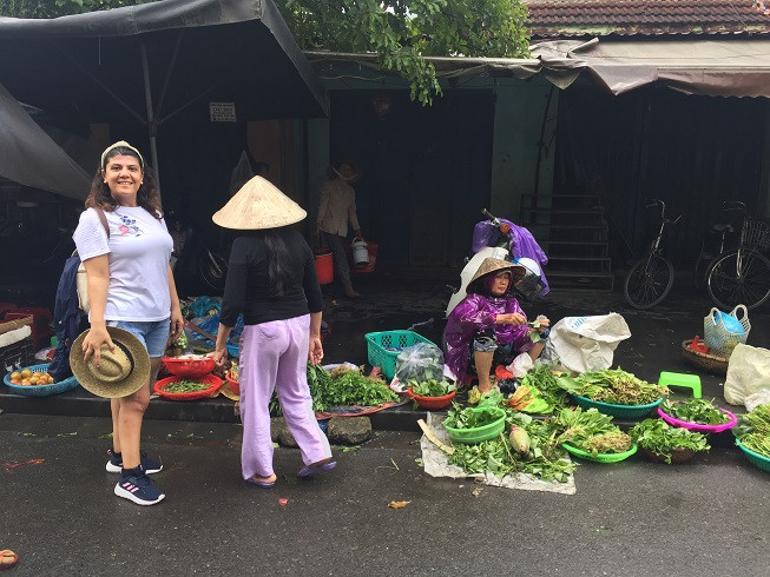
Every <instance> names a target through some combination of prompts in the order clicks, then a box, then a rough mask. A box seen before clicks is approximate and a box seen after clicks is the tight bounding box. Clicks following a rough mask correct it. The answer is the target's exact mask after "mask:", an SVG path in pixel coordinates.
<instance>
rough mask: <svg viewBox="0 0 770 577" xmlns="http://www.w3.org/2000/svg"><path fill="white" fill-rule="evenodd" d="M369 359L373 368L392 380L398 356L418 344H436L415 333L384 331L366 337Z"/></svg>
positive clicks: (367, 334) (368, 334)
mask: <svg viewBox="0 0 770 577" xmlns="http://www.w3.org/2000/svg"><path fill="white" fill-rule="evenodd" d="M364 339H365V340H366V346H367V358H368V360H369V364H370V365H372V366H373V367H380V369H382V374H383V375H385V378H386V379H388V380H390V379H392V378H393V376H394V375H395V374H396V359H397V358H398V354H399V353H400V352H401V351H403V350H404V349H405V348H407V347H411V346H412V345H416V344H417V343H430V344H431V345H434V346H435V343H433V342H432V341H430V340H428V339H426V338H425V337H424V336H422V335H421V334H418V333H415V332H414V331H382V332H379V333H366V334H365V335H364Z"/></svg>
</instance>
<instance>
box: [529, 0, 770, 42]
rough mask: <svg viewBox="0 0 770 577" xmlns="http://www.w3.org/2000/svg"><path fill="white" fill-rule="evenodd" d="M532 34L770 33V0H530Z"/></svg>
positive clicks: (580, 35)
mask: <svg viewBox="0 0 770 577" xmlns="http://www.w3.org/2000/svg"><path fill="white" fill-rule="evenodd" d="M524 2H525V3H526V4H527V6H528V8H529V25H530V29H531V31H532V37H533V38H535V39H537V38H554V37H560V38H569V37H585V36H608V35H613V34H616V35H620V36H660V35H672V34H688V35H689V34H698V35H725V34H770V0H524Z"/></svg>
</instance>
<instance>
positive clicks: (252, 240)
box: [219, 229, 323, 327]
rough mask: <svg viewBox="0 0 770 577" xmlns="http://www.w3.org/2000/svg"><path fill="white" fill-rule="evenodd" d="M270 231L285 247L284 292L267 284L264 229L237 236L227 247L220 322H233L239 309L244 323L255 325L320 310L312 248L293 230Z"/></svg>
mask: <svg viewBox="0 0 770 577" xmlns="http://www.w3.org/2000/svg"><path fill="white" fill-rule="evenodd" d="M272 233H274V234H275V235H277V236H278V237H280V238H281V239H282V240H283V242H284V243H285V245H286V248H287V254H286V255H285V262H282V263H281V264H282V268H283V269H284V270H285V271H286V272H285V275H286V276H285V282H284V290H283V294H282V295H280V296H279V295H278V294H276V289H275V287H273V286H270V281H269V277H268V250H269V249H268V247H267V245H266V244H265V238H264V236H265V233H262V232H255V233H251V234H246V235H243V236H239V237H238V238H236V239H235V241H234V242H233V246H232V249H231V250H230V264H229V267H228V270H227V279H226V281H225V295H224V298H223V299H222V314H221V316H220V319H219V320H220V322H221V323H222V324H223V325H225V326H228V327H232V326H233V325H235V322H236V320H237V318H238V314H239V313H243V316H244V321H245V324H247V325H256V324H260V323H266V322H269V321H277V320H284V319H290V318H293V317H298V316H302V315H306V314H308V313H309V312H311V313H317V312H321V310H322V308H323V297H322V296H321V287H320V286H319V285H318V278H317V277H316V273H315V259H314V257H313V251H312V250H310V247H309V246H308V244H307V242H305V239H304V238H303V237H302V235H301V234H300V233H299V232H298V231H296V230H293V229H275V230H273V231H272Z"/></svg>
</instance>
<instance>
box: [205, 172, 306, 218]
mask: <svg viewBox="0 0 770 577" xmlns="http://www.w3.org/2000/svg"><path fill="white" fill-rule="evenodd" d="M306 216H307V212H305V210H304V209H303V208H302V207H301V206H300V205H298V204H297V203H296V202H294V201H293V200H292V199H290V198H289V197H288V196H286V195H285V194H284V193H282V192H281V191H280V190H278V189H277V188H276V187H275V186H274V185H273V183H272V182H270V181H269V180H267V179H265V178H262V177H261V176H255V177H254V178H252V179H251V180H249V181H248V182H247V183H246V184H244V185H243V186H242V187H241V189H240V190H239V191H238V192H236V193H235V194H234V195H233V197H232V198H231V199H230V200H229V201H228V202H227V204H226V205H224V206H223V207H222V208H220V209H219V210H218V211H217V212H215V213H214V216H212V217H211V220H213V221H214V223H216V224H218V225H219V226H221V227H222V228H232V229H236V230H263V229H266V228H278V227H280V226H288V225H290V224H294V223H296V222H299V221H301V220H303V219H304V218H305V217H306Z"/></svg>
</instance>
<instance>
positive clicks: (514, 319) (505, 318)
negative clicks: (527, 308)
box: [496, 313, 527, 325]
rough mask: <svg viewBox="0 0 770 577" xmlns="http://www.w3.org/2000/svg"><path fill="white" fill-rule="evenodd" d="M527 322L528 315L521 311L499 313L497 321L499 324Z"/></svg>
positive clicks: (521, 323)
mask: <svg viewBox="0 0 770 577" xmlns="http://www.w3.org/2000/svg"><path fill="white" fill-rule="evenodd" d="M526 322H527V317H525V316H524V315H523V314H521V313H506V314H501V315H497V319H496V323H497V324H498V325H523V324H525V323H526Z"/></svg>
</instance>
